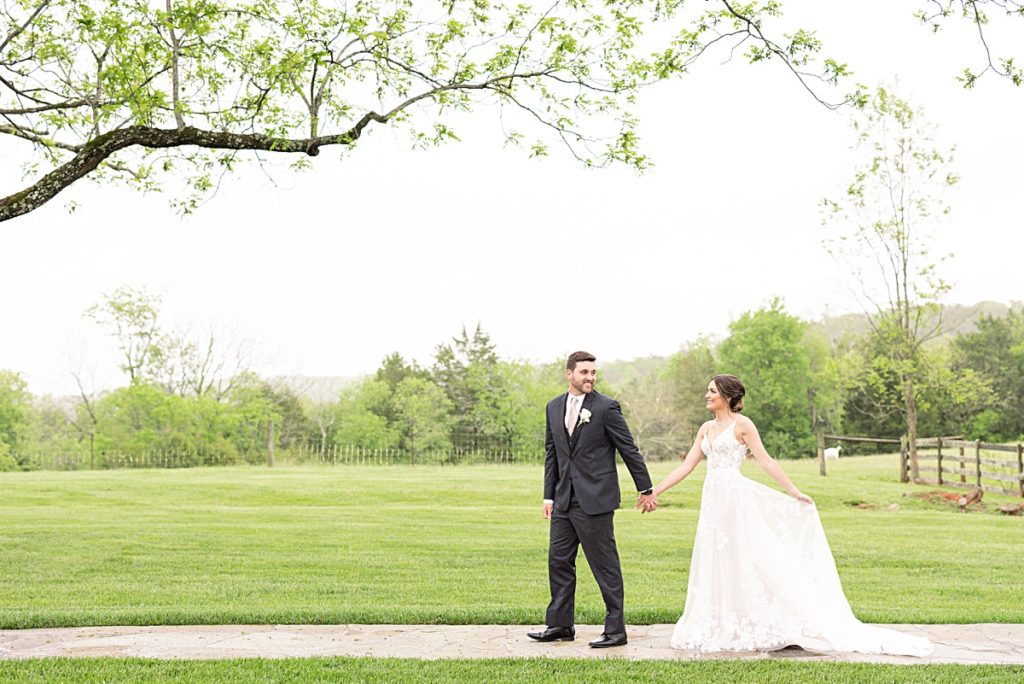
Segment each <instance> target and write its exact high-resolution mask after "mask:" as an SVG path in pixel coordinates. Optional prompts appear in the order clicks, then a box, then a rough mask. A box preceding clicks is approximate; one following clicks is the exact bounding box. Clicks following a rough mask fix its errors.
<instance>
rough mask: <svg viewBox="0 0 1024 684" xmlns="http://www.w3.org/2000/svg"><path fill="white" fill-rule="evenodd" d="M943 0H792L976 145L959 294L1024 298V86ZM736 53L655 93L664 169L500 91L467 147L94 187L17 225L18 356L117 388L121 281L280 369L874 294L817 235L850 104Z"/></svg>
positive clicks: (8, 349)
mask: <svg viewBox="0 0 1024 684" xmlns="http://www.w3.org/2000/svg"><path fill="white" fill-rule="evenodd" d="M921 4H922V3H915V2H892V0H861V1H860V2H857V3H850V2H844V1H839V0H787V1H786V2H785V3H784V6H785V7H786V9H787V16H788V17H789V19H790V20H791V21H793V22H794V23H799V25H801V26H805V27H809V28H817V29H818V32H819V36H820V37H821V38H822V40H823V41H824V43H825V45H826V53H827V54H829V55H835V56H837V57H839V58H841V59H842V60H844V61H847V62H848V63H849V64H850V65H851V67H852V68H853V69H854V71H855V72H856V74H857V80H859V81H861V82H864V83H868V84H875V83H878V82H881V81H885V82H888V83H890V84H891V83H894V82H896V80H897V79H898V83H899V88H898V90H899V91H900V92H901V93H902V94H904V95H906V96H908V97H910V98H911V99H912V100H913V101H914V102H916V103H917V104H919V105H921V106H922V107H924V109H925V111H926V113H927V115H928V116H929V118H930V119H931V120H933V121H934V122H936V123H938V124H940V126H941V129H940V135H941V138H942V140H944V141H945V142H947V143H950V144H956V145H957V147H958V152H957V162H956V168H957V170H958V171H959V172H960V173H961V175H962V177H963V181H962V183H961V185H960V187H959V188H958V189H957V190H956V191H954V192H953V193H952V194H951V196H950V203H951V204H952V206H953V216H952V219H951V220H950V222H949V223H948V224H947V225H946V226H945V227H944V228H943V229H942V237H941V244H940V245H939V247H940V249H943V250H945V251H953V252H955V254H956V256H955V258H954V259H953V260H952V261H951V262H950V265H949V268H948V270H947V275H948V276H949V278H950V279H951V280H953V281H954V283H955V289H954V291H953V293H952V296H951V297H950V301H953V302H958V303H974V302H977V301H981V300H997V301H1002V302H1010V301H1012V300H1022V299H1024V279H1022V278H1021V275H1020V268H1019V263H1020V261H1019V258H1020V257H1019V255H1020V247H1021V246H1022V245H1024V239H1022V238H1021V237H1020V235H1021V228H1022V225H1021V224H1022V220H1021V212H1020V211H1019V208H1018V207H1019V200H1017V201H1015V199H1014V198H1015V196H1016V195H1018V194H1019V185H1020V170H1019V168H1020V167H1019V165H1020V160H1021V159H1024V128H1022V127H1021V126H1020V123H1019V122H1020V121H1021V119H1022V114H1024V90H1022V89H1020V88H1014V87H1013V86H1012V85H1011V84H1009V83H1008V82H1005V81H1003V80H1002V79H999V78H997V77H994V76H989V77H986V78H985V79H983V80H982V81H981V82H980V84H979V86H978V88H977V89H975V90H974V91H970V92H965V91H964V90H962V88H961V87H960V86H959V84H958V83H957V82H956V81H955V79H954V77H955V74H956V73H957V72H959V70H960V69H962V68H963V67H964V66H967V65H976V64H977V61H978V59H980V57H981V53H980V45H979V44H978V43H977V41H976V39H975V37H974V36H973V34H972V33H970V32H969V31H954V30H950V31H949V32H948V33H947V34H946V35H940V36H932V35H930V34H929V33H928V31H927V30H926V29H924V28H922V27H920V26H919V25H918V24H917V22H916V20H914V19H913V18H912V16H911V15H912V12H913V11H914V10H915V9H916V8H917V7H919V6H920V5H921ZM853 8H856V9H855V11H854V9H853ZM1017 23H1021V22H1017ZM1019 37H1020V34H1019V33H1018V34H1017V36H1016V41H1015V42H1016V43H1017V44H1019V43H1020V40H1019ZM1002 44H1003V45H1008V44H1012V43H1006V42H1004V43H1002ZM723 59H724V55H722V54H718V55H711V56H709V57H708V58H706V59H705V60H704V61H703V62H701V63H699V64H698V65H697V67H696V69H695V70H694V71H693V72H692V73H691V74H690V75H689V76H687V77H685V78H683V79H679V80H676V81H673V82H671V83H666V84H662V85H660V86H658V87H657V88H655V89H652V90H650V91H648V92H647V93H646V95H645V96H644V98H643V102H642V107H641V109H640V115H641V118H642V120H643V122H644V123H643V128H642V135H643V145H644V147H645V149H646V150H647V151H649V152H650V153H651V154H652V156H653V157H654V160H655V162H656V164H657V166H656V167H655V168H654V169H653V170H652V171H650V172H648V173H646V174H644V175H636V174H635V173H633V172H630V171H628V170H625V169H609V170H599V171H588V170H586V169H583V168H581V167H580V166H578V165H577V164H576V163H575V162H573V161H572V160H571V159H570V158H569V157H568V155H567V154H562V153H561V152H560V150H558V149H557V148H555V147H553V148H552V151H553V155H552V156H551V157H549V158H548V159H545V160H543V161H537V160H528V159H526V158H525V154H524V153H523V152H522V151H517V150H511V149H504V148H502V146H501V135H500V128H499V125H498V122H497V120H496V118H495V117H490V116H488V114H487V112H486V111H481V112H479V115H478V116H476V117H475V118H474V119H472V120H470V121H467V122H465V123H464V124H463V125H462V126H459V127H457V130H458V132H459V133H460V135H461V136H462V138H463V141H464V142H463V143H462V144H455V145H451V146H448V147H445V148H442V149H438V150H431V151H426V152H420V151H411V150H410V149H409V145H408V143H407V140H406V138H405V137H404V136H403V135H401V134H394V133H392V132H390V131H388V130H386V129H378V130H374V131H373V132H372V134H371V135H369V136H368V137H367V138H366V139H365V140H363V141H362V142H361V144H360V146H359V147H358V149H357V150H355V151H354V152H353V153H352V154H350V155H348V156H346V158H345V159H344V160H342V161H339V160H338V155H337V153H333V152H329V151H328V152H324V153H323V154H322V155H321V156H320V157H319V158H317V159H316V160H315V169H314V171H313V172H311V173H306V174H302V175H299V176H293V175H292V174H290V173H288V172H286V171H284V170H283V169H284V168H285V163H281V165H280V167H279V170H278V171H277V172H275V173H274V180H275V182H271V181H269V180H268V179H267V177H266V176H264V175H261V174H259V173H256V172H254V171H252V170H250V171H246V172H244V173H243V174H241V175H238V176H235V177H233V178H229V179H228V180H226V181H225V184H224V186H223V187H222V189H221V190H220V192H219V194H218V196H217V197H216V198H215V199H214V200H213V201H212V202H211V203H210V204H208V205H206V206H205V207H204V208H202V209H201V210H200V211H199V212H198V213H197V214H196V215H194V216H192V217H187V218H181V217H178V216H176V215H175V214H174V212H173V211H172V210H171V209H170V208H169V207H168V205H167V200H166V198H165V197H161V196H160V195H149V196H141V195H137V194H132V193H129V192H126V191H121V190H117V189H113V188H105V187H98V186H96V185H93V184H89V183H80V184H79V185H78V186H76V187H74V188H73V189H71V190H69V191H66V192H65V193H64V194H63V195H61V196H60V197H58V199H57V201H55V202H53V203H51V205H50V206H48V207H46V208H44V209H42V210H40V211H37V212H34V213H32V214H30V215H27V216H25V217H22V218H20V219H17V220H15V221H11V222H8V223H4V224H0V269H2V270H0V291H2V293H3V294H2V298H0V326H2V327H0V330H2V334H0V368H10V369H13V370H17V371H19V372H21V373H23V374H24V376H25V377H26V378H27V379H28V381H29V386H30V389H31V390H32V391H34V392H36V393H66V392H72V391H73V390H74V383H73V380H72V379H71V376H70V371H71V370H76V369H78V370H84V371H85V372H86V373H87V374H90V375H91V377H92V378H93V380H92V381H93V382H94V383H95V384H96V385H97V386H100V387H103V386H113V385H116V384H120V383H121V378H120V376H119V374H118V372H117V370H116V359H115V357H114V353H113V352H114V349H113V341H112V340H110V339H109V338H107V337H105V336H104V335H103V334H102V333H101V332H100V331H99V330H97V329H96V326H95V324H93V323H91V322H89V321H87V320H85V319H83V318H82V313H83V311H84V310H85V309H86V308H87V307H89V306H90V305H91V304H93V303H95V302H97V301H99V300H100V299H101V298H102V296H103V293H109V292H111V291H113V290H114V289H115V288H117V287H118V286H120V285H131V286H134V287H146V288H148V289H149V290H150V291H152V292H154V293H158V294H161V295H162V296H163V298H164V304H163V312H164V319H165V323H166V324H167V325H168V326H170V327H191V328H192V329H193V331H195V332H196V333H199V334H202V333H205V332H207V331H208V330H209V329H211V328H212V329H213V330H215V331H217V332H218V333H219V334H220V335H221V336H226V337H232V338H235V339H246V340H249V341H251V342H252V343H253V344H254V345H255V347H256V357H255V362H256V363H255V365H256V370H257V371H259V372H260V373H262V374H265V375H277V374H309V375H342V376H352V375H360V374H364V373H369V372H372V371H373V370H374V369H375V368H376V367H377V366H378V365H379V363H380V361H381V359H382V358H383V357H384V356H385V355H386V354H388V353H390V352H392V351H398V352H400V353H402V354H403V355H404V356H405V357H406V358H413V359H417V360H419V361H420V362H421V363H424V364H429V363H430V360H431V357H432V353H433V350H434V347H435V346H436V345H437V344H438V343H440V342H443V341H446V340H448V339H449V338H450V337H451V336H452V335H454V334H456V333H457V332H458V331H459V330H460V328H461V326H462V325H464V324H465V325H467V326H470V327H471V326H474V325H475V324H476V323H477V322H480V323H481V324H482V325H483V327H484V329H485V330H486V331H487V332H489V333H490V334H491V336H492V339H493V340H494V341H495V342H496V344H497V346H498V350H499V352H500V353H501V354H502V356H505V357H512V358H525V359H533V360H550V359H553V358H556V357H560V356H562V355H563V354H565V353H567V352H569V351H572V350H573V349H576V348H585V349H588V350H590V351H592V352H594V353H595V354H596V355H597V356H598V357H599V359H606V360H610V359H618V358H633V357H637V356H646V355H650V354H670V353H672V352H674V351H675V350H677V349H678V348H679V347H680V346H681V345H682V344H684V343H686V342H687V341H689V340H692V339H694V338H696V337H697V336H698V335H701V334H710V335H722V334H723V333H724V332H725V330H726V327H727V326H728V323H729V321H730V320H732V319H733V318H735V317H736V316H738V315H739V314H741V313H742V312H744V311H747V310H750V309H753V308H756V307H759V306H761V305H763V304H765V303H766V302H768V301H769V300H770V299H771V298H772V297H773V296H776V295H778V296H781V297H783V298H784V300H785V302H786V305H787V307H788V308H789V310H790V311H792V312H793V313H796V314H798V315H800V316H803V317H805V318H809V319H814V318H818V317H820V316H821V315H822V314H824V313H826V312H827V313H832V314H837V313H843V312H846V311H851V310H856V303H855V302H854V301H853V300H852V299H851V297H850V296H849V295H848V294H847V289H846V287H845V285H844V284H843V282H842V278H841V276H840V274H838V273H837V268H838V267H837V266H836V265H835V264H834V263H833V262H832V261H831V259H830V258H829V257H827V256H826V255H825V254H824V253H823V251H822V249H821V247H820V241H821V237H822V229H821V226H820V216H819V213H818V204H819V201H820V199H821V198H822V197H823V196H826V195H835V194H837V192H838V191H840V189H841V187H842V185H843V184H844V183H845V182H846V181H847V180H848V179H849V177H850V174H851V171H852V168H853V163H854V158H853V157H852V155H851V153H850V151H849V146H850V143H851V142H852V138H851V133H850V129H849V126H848V119H847V115H846V114H844V113H836V112H832V111H829V110H827V109H825V108H823V107H821V106H820V105H818V104H817V103H815V102H814V101H813V100H811V99H810V97H808V96H807V95H806V94H805V93H804V91H803V90H802V89H801V87H800V85H799V83H797V82H796V81H795V80H794V79H793V78H792V77H791V76H789V75H788V74H787V73H785V72H784V71H783V68H782V66H781V65H772V64H768V65H758V66H749V65H746V64H744V63H743V62H742V60H740V59H737V60H736V61H735V62H734V63H730V64H723V63H722V60H723ZM13 158H17V151H16V146H12V145H11V144H10V143H7V142H4V143H0V195H6V194H8V193H9V192H11V191H12V190H13V189H15V188H20V187H21V184H20V180H19V170H18V168H17V166H16V164H15V163H14V162H13V161H12V159H13ZM70 200H74V201H76V202H77V203H78V205H79V209H78V211H77V212H76V213H75V214H74V215H69V214H68V213H67V211H66V209H65V205H66V203H67V202H68V201H70ZM567 290H569V291H572V295H571V296H569V295H567Z"/></svg>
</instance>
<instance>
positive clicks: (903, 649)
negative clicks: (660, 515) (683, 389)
mask: <svg viewBox="0 0 1024 684" xmlns="http://www.w3.org/2000/svg"><path fill="white" fill-rule="evenodd" d="M565 376H566V380H567V381H568V392H566V393H565V394H562V395H560V396H558V397H555V398H554V399H552V400H551V401H550V402H548V405H547V430H546V452H547V453H546V457H545V461H544V505H543V509H542V510H543V514H544V517H545V518H548V519H550V526H551V529H550V542H549V547H548V580H549V584H550V589H551V602H550V603H549V604H548V608H547V614H546V617H545V623H546V629H544V630H543V631H540V632H531V633H530V634H529V636H530V637H531V638H532V639H535V640H537V641H572V640H573V639H574V638H575V635H576V632H575V627H574V624H575V621H574V613H575V593H576V555H577V553H578V551H579V548H580V547H581V546H582V548H583V552H584V554H585V555H586V558H587V562H588V563H589V565H590V569H591V571H592V572H593V574H594V578H595V579H596V580H597V584H598V587H599V588H600V590H601V596H602V597H603V599H604V603H605V608H606V614H605V622H604V633H603V634H602V635H601V637H600V638H598V639H597V640H595V641H591V642H590V646H591V647H593V648H609V647H615V646H623V645H625V644H626V643H627V636H626V623H625V616H624V612H623V595H624V592H623V582H622V570H621V566H620V564H619V555H618V550H617V549H616V545H615V532H614V521H613V518H614V515H615V511H616V509H618V508H619V504H620V490H619V481H618V474H617V469H616V461H615V452H616V451H618V453H619V454H620V455H621V457H622V460H623V461H624V463H625V465H626V469H627V470H628V471H629V474H630V476H631V477H632V479H633V483H634V485H635V486H636V489H637V492H638V499H637V504H636V507H637V508H640V509H642V510H643V511H644V512H651V511H654V510H655V509H657V507H658V496H659V495H660V494H662V493H663V492H665V491H666V490H667V489H669V488H671V487H673V486H675V485H676V484H678V483H680V482H681V481H682V480H683V479H685V478H686V476H687V475H689V474H690V473H691V472H692V471H693V469H694V468H695V467H696V466H697V464H698V463H699V462H700V461H701V460H703V459H707V462H708V463H707V474H706V476H705V479H704V487H703V490H702V494H701V506H700V517H699V519H698V523H697V534H696V538H695V540H694V545H693V555H692V558H691V562H690V576H689V580H688V584H687V592H686V606H685V608H684V611H683V615H682V617H681V618H680V619H679V621H678V623H677V624H676V626H675V629H674V631H673V634H672V640H671V643H672V647H673V648H678V649H682V650H687V651H695V652H716V651H771V650H777V649H781V648H785V647H786V646H800V647H802V648H805V649H808V650H812V651H839V652H846V651H857V652H862V653H889V654H900V655H916V656H923V655H928V654H929V653H931V651H932V645H931V643H930V642H929V641H928V640H927V639H923V638H920V637H915V636H911V635H908V634H904V633H902V632H897V631H895V630H890V629H882V628H879V627H873V626H871V625H865V624H863V623H861V622H860V621H859V620H858V619H857V618H856V617H855V616H854V615H853V612H852V610H851V609H850V604H849V603H848V602H847V600H846V597H845V595H844V594H843V589H842V586H841V585H840V582H839V574H838V573H837V571H836V566H835V562H834V560H833V558H832V552H831V550H830V549H829V546H828V541H827V540H826V538H825V533H824V530H823V529H822V526H821V521H820V519H819V518H818V513H817V509H816V508H815V507H814V502H813V501H812V500H811V498H810V497H808V496H806V495H805V494H803V493H802V492H800V490H799V489H797V487H796V486H795V485H794V484H793V482H792V481H791V480H790V479H789V477H787V476H786V474H785V472H783V470H782V468H781V467H779V465H778V463H776V462H775V461H774V459H772V458H771V456H769V455H768V453H767V452H766V451H765V448H764V445H763V444H762V443H761V438H760V436H759V435H758V431H757V427H756V426H755V425H754V423H753V422H752V421H751V420H750V419H748V418H746V417H745V416H742V415H740V411H742V409H743V396H744V393H745V389H744V387H743V383H742V382H741V381H740V380H739V379H738V378H736V377H734V376H731V375H718V376H715V377H714V378H712V380H711V381H710V382H709V383H708V388H707V393H706V394H705V400H706V406H707V409H708V410H709V411H711V412H712V413H713V414H714V418H713V419H712V420H709V421H707V422H706V423H704V424H703V425H702V426H701V427H700V430H698V432H697V436H696V438H695V439H694V442H693V445H692V446H691V447H690V450H689V451H688V453H687V454H686V456H685V458H684V459H683V462H682V463H681V464H680V465H679V466H677V467H676V468H675V469H674V470H673V471H672V472H671V473H669V475H668V476H666V477H665V479H664V480H662V481H661V482H660V483H659V484H658V485H657V486H654V485H653V483H652V482H651V478H650V475H649V474H648V472H647V466H646V465H645V463H644V460H643V456H642V455H641V454H640V451H639V450H638V449H637V447H636V445H635V444H634V443H633V438H632V436H631V434H630V432H629V427H628V426H627V424H626V421H625V419H624V418H623V415H622V410H621V408H620V406H619V404H618V402H617V401H615V400H614V399H612V398H611V397H608V396H605V395H603V394H601V393H599V392H596V391H595V390H594V383H595V381H596V379H597V367H596V359H595V357H594V356H593V355H592V354H589V353H587V352H574V353H573V354H571V355H570V356H569V358H568V360H567V362H566V369H565ZM748 451H749V452H750V453H751V454H752V455H753V457H754V458H755V459H756V460H757V462H758V464H759V465H760V466H761V467H762V468H763V469H764V470H765V472H767V473H768V474H769V475H770V476H771V477H772V479H774V480H775V481H776V482H777V483H778V484H779V486H780V487H782V489H783V490H785V491H786V492H787V494H788V496H787V495H785V494H781V493H780V492H778V491H776V490H774V489H772V488H770V487H766V486H764V485H762V484H759V483H757V482H754V481H753V480H749V479H747V478H746V477H744V476H743V475H742V474H741V473H740V465H741V464H742V462H743V460H744V458H745V457H746V454H747V452H748Z"/></svg>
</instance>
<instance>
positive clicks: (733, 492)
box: [672, 421, 932, 656]
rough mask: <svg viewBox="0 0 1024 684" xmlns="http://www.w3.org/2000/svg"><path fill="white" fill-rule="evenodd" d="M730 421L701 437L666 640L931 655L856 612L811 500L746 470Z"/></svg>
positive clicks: (685, 645)
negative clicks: (695, 504) (682, 572)
mask: <svg viewBox="0 0 1024 684" xmlns="http://www.w3.org/2000/svg"><path fill="white" fill-rule="evenodd" d="M734 422H735V421H734ZM734 430H735V427H734V425H733V424H730V425H728V426H727V427H726V428H725V430H724V431H723V432H722V433H720V434H719V435H717V436H716V437H715V438H714V440H712V441H711V442H709V441H708V439H707V437H705V438H704V440H703V442H702V444H701V448H702V449H703V451H704V455H705V457H706V459H707V477H706V479H705V480H704V488H703V494H702V500H701V506H700V519H699V521H698V523H697V536H696V539H695V541H694V544H693V559H692V561H691V563H690V578H689V583H688V588H687V592H686V607H685V609H684V611H683V616H682V617H681V618H680V619H679V622H678V623H677V624H676V627H675V630H674V631H673V634H672V647H673V648H678V649H685V650H690V651H767V650H775V649H779V648H784V647H786V646H789V645H797V646H801V647H803V648H806V649H808V650H813V651H858V652H861V653H889V654H900V655H915V656H923V655H928V654H930V653H931V652H932V644H931V642H930V641H928V640H927V639H923V638H920V637H916V636H912V635H909V634H903V633H902V632H897V631H895V630H891V629H883V628H879V627H873V626H870V625H865V624H864V623H862V622H861V621H860V620H858V619H857V618H856V617H855V616H854V615H853V611H852V610H850V604H849V602H847V600H846V596H845V595H844V594H843V588H842V586H841V585H840V582H839V574H838V573H837V572H836V565H835V561H834V560H833V558H832V551H831V549H829V546H828V541H827V540H826V539H825V531H824V530H823V529H822V526H821V521H820V519H819V518H818V511H817V509H816V508H815V507H814V506H813V505H809V504H805V503H801V502H799V501H797V500H796V499H794V498H792V497H790V496H786V495H785V494H782V493H780V492H778V491H776V490H774V489H771V488H769V487H766V486H764V485H762V484H759V483H757V482H754V481H753V480H750V479H748V478H746V477H744V476H743V475H742V474H741V473H740V464H741V463H742V462H743V459H744V457H745V455H746V452H747V448H746V446H745V445H743V444H740V443H739V442H738V441H737V439H736V436H735V435H734V434H733V433H734Z"/></svg>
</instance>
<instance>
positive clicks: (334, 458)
mask: <svg viewBox="0 0 1024 684" xmlns="http://www.w3.org/2000/svg"><path fill="white" fill-rule="evenodd" d="M543 462H544V451H543V449H540V450H538V449H536V448H532V449H531V448H523V449H509V448H505V447H494V446H491V447H484V446H466V447H450V448H439V449H425V450H413V449H399V448H373V447H365V446H361V445H357V444H323V443H308V444H296V445H292V446H291V447H288V448H275V449H274V451H273V455H272V457H271V454H270V453H268V452H266V451H263V452H255V453H250V454H232V453H224V452H212V451H211V452H205V453H204V452H200V451H168V450H162V449H152V450H147V451H119V450H115V451H96V452H93V453H89V452H88V451H87V450H86V451H78V450H60V451H48V452H33V453H25V454H17V455H13V456H12V457H11V458H10V459H9V466H8V469H10V470H65V471H74V470H117V469H129V468H197V467H210V466H231V465H268V464H277V465H286V464H297V465H298V464H308V463H317V464H326V465H337V466H349V465H408V466H415V465H442V466H448V465H475V464H524V463H525V464H541V463H543Z"/></svg>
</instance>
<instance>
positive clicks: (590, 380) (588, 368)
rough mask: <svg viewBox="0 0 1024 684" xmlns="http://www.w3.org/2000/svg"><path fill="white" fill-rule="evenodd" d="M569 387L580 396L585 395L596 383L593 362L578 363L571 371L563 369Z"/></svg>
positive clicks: (595, 366) (595, 370) (595, 367)
mask: <svg viewBox="0 0 1024 684" xmlns="http://www.w3.org/2000/svg"><path fill="white" fill-rule="evenodd" d="M565 377H566V378H568V380H569V385H570V386H571V387H572V388H573V389H574V390H575V391H576V392H578V393H580V394H587V393H588V392H590V391H591V390H592V389H594V383H595V382H597V364H595V363H594V362H593V361H578V362H577V363H576V367H575V368H573V369H572V370H569V369H568V368H566V369H565Z"/></svg>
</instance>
